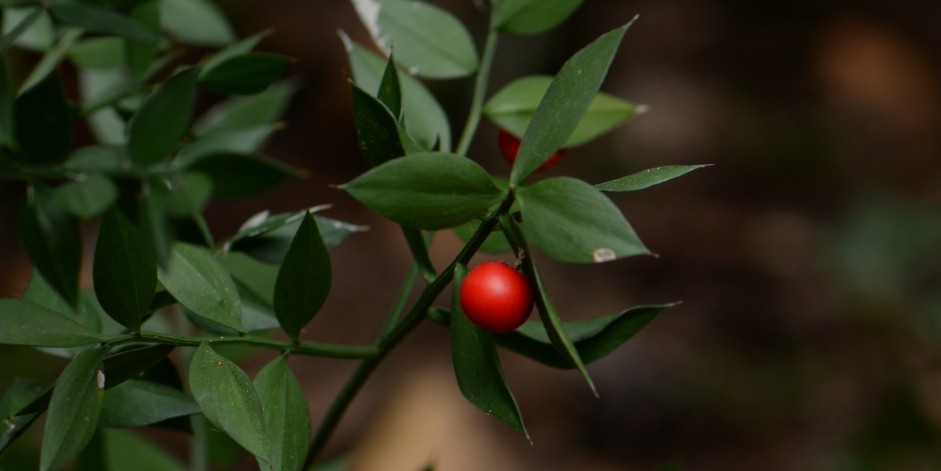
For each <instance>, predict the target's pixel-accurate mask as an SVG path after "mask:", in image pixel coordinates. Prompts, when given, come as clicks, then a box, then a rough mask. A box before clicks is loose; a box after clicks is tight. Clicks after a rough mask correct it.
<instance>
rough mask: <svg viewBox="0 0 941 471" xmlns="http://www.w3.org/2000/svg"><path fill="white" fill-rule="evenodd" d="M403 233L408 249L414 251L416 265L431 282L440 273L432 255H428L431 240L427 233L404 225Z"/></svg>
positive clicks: (426, 279)
mask: <svg viewBox="0 0 941 471" xmlns="http://www.w3.org/2000/svg"><path fill="white" fill-rule="evenodd" d="M402 234H403V235H405V242H406V243H408V249H409V250H410V251H411V252H412V258H413V259H414V260H415V265H416V266H417V267H418V269H419V270H421V273H422V276H424V277H425V281H427V282H429V283H431V282H432V281H434V279H435V278H436V277H437V276H438V274H437V272H436V270H435V265H434V263H432V261H431V257H430V256H429V255H428V244H429V240H428V239H426V237H425V233H423V232H422V231H420V230H417V229H410V228H407V227H403V228H402Z"/></svg>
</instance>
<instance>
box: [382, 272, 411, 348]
mask: <svg viewBox="0 0 941 471" xmlns="http://www.w3.org/2000/svg"><path fill="white" fill-rule="evenodd" d="M419 273H421V269H420V268H419V267H418V264H417V263H413V264H412V266H411V267H409V269H408V274H406V275H405V282H404V283H402V289H401V290H399V296H398V297H397V298H395V303H393V304H392V310H391V311H390V312H389V316H388V317H386V324H385V325H384V326H382V333H381V334H380V337H385V335H386V334H387V333H389V331H390V330H392V327H393V326H395V324H397V323H398V321H399V318H400V317H402V312H403V311H405V304H406V303H407V302H408V297H409V295H410V294H412V290H413V289H415V282H417V281H418V275H419Z"/></svg>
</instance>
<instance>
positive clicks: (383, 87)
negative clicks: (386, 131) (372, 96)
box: [376, 56, 402, 119]
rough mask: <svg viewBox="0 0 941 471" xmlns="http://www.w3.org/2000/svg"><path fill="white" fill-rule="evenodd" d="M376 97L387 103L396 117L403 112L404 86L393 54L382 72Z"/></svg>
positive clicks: (387, 106)
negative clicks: (400, 80) (400, 81)
mask: <svg viewBox="0 0 941 471" xmlns="http://www.w3.org/2000/svg"><path fill="white" fill-rule="evenodd" d="M376 98H378V99H379V101H381V102H382V103H383V104H385V105H386V108H388V109H389V111H391V112H392V116H394V117H395V118H396V119H398V118H399V116H400V115H401V114H402V86H401V85H400V83H399V71H398V68H397V67H396V66H395V59H394V58H393V57H392V56H389V61H388V63H387V64H386V68H385V70H384V71H383V72H382V80H380V81H379V91H378V92H376Z"/></svg>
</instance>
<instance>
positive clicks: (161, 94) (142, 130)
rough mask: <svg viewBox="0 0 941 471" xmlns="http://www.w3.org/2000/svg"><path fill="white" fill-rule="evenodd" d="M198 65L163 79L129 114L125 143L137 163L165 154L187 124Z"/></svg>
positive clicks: (158, 157) (180, 136)
mask: <svg viewBox="0 0 941 471" xmlns="http://www.w3.org/2000/svg"><path fill="white" fill-rule="evenodd" d="M198 74H199V69H196V68H190V69H186V70H183V71H181V72H178V73H177V74H175V75H174V76H173V77H170V78H169V79H168V80H167V81H166V82H164V83H163V85H161V86H160V87H159V88H157V91H156V92H154V93H153V94H152V95H151V96H150V97H148V98H147V100H146V101H145V102H144V104H143V105H141V107H140V109H139V110H137V112H136V113H134V117H133V118H131V122H130V124H129V129H128V146H129V149H130V152H131V158H132V159H133V160H134V162H136V163H137V164H139V165H145V166H146V165H151V164H155V163H157V162H161V161H163V160H165V159H167V158H168V157H170V154H171V153H172V152H173V151H174V150H175V149H176V148H177V146H178V145H179V144H180V139H182V138H183V136H184V135H185V134H186V130H187V129H188V128H189V122H190V118H191V116H192V114H193V106H194V104H195V101H196V77H197V75H198Z"/></svg>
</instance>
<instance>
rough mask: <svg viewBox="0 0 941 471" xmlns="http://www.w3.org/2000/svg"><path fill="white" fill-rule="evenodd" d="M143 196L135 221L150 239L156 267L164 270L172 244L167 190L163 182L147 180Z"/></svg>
mask: <svg viewBox="0 0 941 471" xmlns="http://www.w3.org/2000/svg"><path fill="white" fill-rule="evenodd" d="M144 195H145V197H144V198H141V199H140V203H139V208H138V216H137V221H138V224H140V226H141V229H142V230H143V231H144V232H145V233H146V234H147V235H148V236H149V238H150V243H151V245H152V246H153V248H154V255H156V256H157V265H158V266H159V267H161V268H166V266H167V263H168V260H169V259H170V245H171V244H172V243H173V234H172V228H171V227H170V221H169V219H168V217H167V208H166V201H167V199H168V198H169V189H168V188H167V186H166V184H165V183H164V182H162V181H159V180H157V179H149V180H147V181H146V182H145V186H144Z"/></svg>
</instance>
